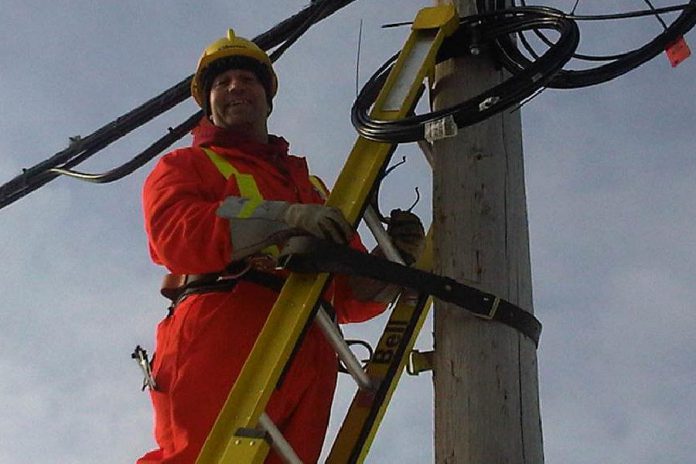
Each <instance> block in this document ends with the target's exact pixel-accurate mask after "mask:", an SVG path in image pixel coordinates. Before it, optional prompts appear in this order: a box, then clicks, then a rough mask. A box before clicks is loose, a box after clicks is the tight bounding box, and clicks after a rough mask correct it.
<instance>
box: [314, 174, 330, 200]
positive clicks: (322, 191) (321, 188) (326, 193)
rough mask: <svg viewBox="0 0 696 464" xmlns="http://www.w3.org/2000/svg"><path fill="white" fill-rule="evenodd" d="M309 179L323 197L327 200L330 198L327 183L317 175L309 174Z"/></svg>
mask: <svg viewBox="0 0 696 464" xmlns="http://www.w3.org/2000/svg"><path fill="white" fill-rule="evenodd" d="M309 181H310V182H311V183H312V185H313V186H314V189H315V190H316V191H317V193H319V195H320V196H321V199H322V200H324V201H326V200H327V199H328V198H329V190H328V189H327V188H326V185H324V183H323V182H322V181H321V179H319V178H318V177H317V176H309Z"/></svg>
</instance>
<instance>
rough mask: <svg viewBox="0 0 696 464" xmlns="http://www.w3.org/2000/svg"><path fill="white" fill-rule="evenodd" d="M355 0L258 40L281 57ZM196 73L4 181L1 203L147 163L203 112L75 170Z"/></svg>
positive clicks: (327, 5)
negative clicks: (132, 150) (121, 157)
mask: <svg viewBox="0 0 696 464" xmlns="http://www.w3.org/2000/svg"><path fill="white" fill-rule="evenodd" d="M353 1H354V0H322V1H313V2H312V3H311V4H310V5H309V6H308V7H306V8H305V9H303V10H302V11H300V12H299V13H297V14H296V15H294V16H292V17H290V18H288V19H286V20H284V21H283V22H281V23H279V24H277V25H276V26H274V27H273V28H271V29H270V30H268V31H267V32H265V33H263V34H261V35H259V36H257V37H256V38H254V42H255V43H256V44H257V45H258V46H259V47H261V48H263V49H264V50H269V49H271V48H274V47H277V48H276V49H275V50H274V51H273V52H272V54H271V58H272V59H273V60H277V59H278V58H279V57H280V56H281V55H282V53H283V52H284V51H285V50H286V49H287V48H288V47H289V46H290V45H292V44H293V43H294V42H295V41H296V40H297V39H298V38H299V37H300V36H301V35H302V34H303V33H304V32H305V31H307V29H309V28H310V27H311V26H312V25H314V24H316V23H317V22H319V21H321V20H322V19H324V18H326V17H328V16H330V15H331V14H333V13H335V12H336V11H337V10H339V9H341V8H343V7H344V6H346V5H348V4H350V3H352V2H353ZM192 78H193V75H191V76H189V77H187V78H186V79H184V80H183V81H181V82H179V83H178V84H176V85H174V86H172V87H171V88H169V89H167V90H165V91H164V92H163V93H162V94H160V95H159V96H157V97H154V98H152V99H150V100H149V101H147V102H145V103H144V104H142V105H141V106H139V107H138V108H135V109H134V110H132V111H130V112H128V113H126V114H124V115H122V116H120V117H119V118H117V119H115V120H114V121H112V122H110V123H108V124H106V125H104V126H102V127H101V128H99V129H97V130H96V131H95V132H93V133H92V134H90V135H88V136H86V137H84V138H75V139H71V144H70V146H69V147H68V148H66V149H65V150H62V151H60V152H58V153H56V154H55V155H53V156H51V157H50V158H48V159H47V160H45V161H42V162H41V163H38V164H36V165H35V166H32V167H31V168H28V169H24V171H23V173H22V174H20V175H19V176H17V177H15V178H14V179H12V180H10V181H9V182H7V183H5V184H4V185H2V186H0V208H3V207H5V206H7V205H9V204H11V203H14V202H15V201H17V200H19V199H20V198H22V197H24V196H25V195H27V194H29V193H31V192H33V191H34V190H36V189H38V188H40V187H42V186H43V185H45V184H46V183H48V182H50V181H51V180H53V179H55V178H56V177H58V176H60V175H69V176H71V177H75V178H78V179H80V180H85V181H89V182H94V183H107V182H112V181H115V180H117V179H121V178H122V177H125V176H126V175H128V174H130V173H132V172H133V171H135V170H136V169H138V168H139V167H141V166H143V165H145V164H146V163H147V162H148V161H150V160H151V159H152V158H154V157H155V156H157V155H158V154H159V153H161V152H162V151H164V150H166V149H167V148H168V147H170V146H171V145H172V144H173V143H175V142H176V141H177V140H179V139H181V138H182V137H184V136H185V135H186V134H188V133H189V132H190V131H191V129H193V128H194V127H195V126H196V124H197V123H198V121H199V120H200V118H201V117H202V115H203V113H202V112H200V111H199V112H197V113H196V114H194V115H192V116H191V117H189V118H188V119H187V120H186V121H184V122H183V123H181V124H179V125H178V126H176V127H175V128H170V129H169V133H167V134H166V135H164V136H162V137H161V138H160V139H158V140H157V141H155V142H154V143H153V144H152V145H150V147H148V148H147V149H146V150H144V151H143V152H141V153H140V154H138V155H137V156H136V157H135V158H133V159H132V160H131V161H129V162H127V163H125V164H123V165H122V166H119V167H117V168H114V169H112V170H110V171H108V172H106V173H102V174H85V173H81V172H77V171H73V170H72V168H73V167H75V166H77V165H78V164H80V163H81V162H83V161H85V160H86V159H88V158H90V157H91V156H93V155H94V154H96V153H97V152H99V151H100V150H102V149H104V148H106V147H107V146H108V145H110V144H111V143H113V142H114V141H116V140H118V139H120V138H121V137H123V136H125V135H127V134H128V133H130V132H131V131H133V130H134V129H137V128H138V127H140V126H142V125H144V124H146V123H147V122H149V121H151V120H152V119H154V118H155V117H157V116H159V115H161V114H162V113H165V112H166V111H168V110H170V109H171V108H173V107H174V106H176V105H177V104H179V103H181V102H182V101H184V100H186V99H187V98H189V97H190V96H191V92H190V86H191V79H192Z"/></svg>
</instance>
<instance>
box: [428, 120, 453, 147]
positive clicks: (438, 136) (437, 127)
mask: <svg viewBox="0 0 696 464" xmlns="http://www.w3.org/2000/svg"><path fill="white" fill-rule="evenodd" d="M457 131H458V127H457V123H456V122H455V120H454V116H452V115H451V114H450V115H447V116H445V117H444V118H440V119H436V120H433V121H427V122H426V123H425V140H427V141H428V142H429V143H433V142H435V141H436V140H442V139H445V138H449V137H454V136H456V135H457Z"/></svg>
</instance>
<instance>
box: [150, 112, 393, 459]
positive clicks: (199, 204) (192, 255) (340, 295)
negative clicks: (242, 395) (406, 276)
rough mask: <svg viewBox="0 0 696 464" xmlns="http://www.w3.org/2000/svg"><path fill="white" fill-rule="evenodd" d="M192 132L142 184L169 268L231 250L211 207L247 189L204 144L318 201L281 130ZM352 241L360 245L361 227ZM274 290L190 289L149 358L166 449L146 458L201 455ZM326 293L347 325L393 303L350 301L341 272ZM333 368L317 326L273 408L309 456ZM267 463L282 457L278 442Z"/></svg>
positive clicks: (265, 181) (265, 183)
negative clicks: (265, 138)
mask: <svg viewBox="0 0 696 464" xmlns="http://www.w3.org/2000/svg"><path fill="white" fill-rule="evenodd" d="M193 135H194V141H193V147H189V148H183V149H178V150H174V151H173V152H171V153H169V154H167V155H165V156H164V157H162V159H161V160H160V161H159V163H158V164H157V166H156V167H155V168H154V170H153V171H152V173H151V174H150V175H149V177H148V178H147V180H146V182H145V186H144V189H143V207H144V214H145V228H146V231H147V235H148V239H149V247H150V254H151V256H152V259H153V261H154V262H155V263H157V264H161V265H164V266H166V268H167V269H168V270H169V271H170V272H172V273H175V274H203V273H209V272H218V271H220V270H222V269H224V268H225V267H226V266H227V265H228V264H229V261H230V256H231V253H232V245H231V240H230V229H229V223H228V221H227V220H226V219H222V218H219V217H218V216H216V214H215V211H216V209H217V208H218V206H219V204H220V203H221V201H222V200H224V199H225V198H226V197H227V196H230V195H232V196H239V190H238V187H237V185H236V182H235V179H234V176H232V177H230V178H229V179H228V180H225V178H224V177H223V176H222V174H221V173H220V172H219V171H218V169H217V168H216V166H215V165H214V164H213V163H212V162H211V160H210V159H209V158H208V157H207V156H206V154H205V153H204V151H203V150H202V149H201V148H200V147H209V148H210V149H212V150H213V151H215V152H216V153H218V154H219V155H222V156H224V157H225V158H227V159H228V160H229V161H230V162H231V163H232V165H233V166H234V167H235V168H237V170H239V171H240V172H241V173H246V174H251V175H253V176H254V179H255V181H256V183H257V186H258V189H259V191H260V193H261V195H262V196H263V198H264V199H265V200H280V201H288V202H294V203H322V198H321V196H320V195H319V193H318V192H316V191H315V190H314V188H313V186H312V185H311V183H310V181H309V177H308V171H307V165H306V163H305V160H304V159H303V158H299V157H296V156H293V155H289V154H288V143H287V142H286V141H285V140H284V139H282V138H279V137H274V136H271V139H270V141H269V144H259V143H257V142H254V141H250V140H248V139H244V138H240V136H239V135H236V134H234V133H231V132H229V131H225V130H223V129H220V128H217V127H215V126H213V125H212V124H211V123H210V122H209V121H208V120H207V119H205V118H204V119H203V120H202V121H201V123H200V124H199V125H198V127H197V128H195V129H194V131H193ZM352 246H355V247H359V248H361V249H363V250H364V248H363V247H362V245H361V244H360V242H359V239H358V238H357V234H356V236H355V239H354V241H353V244H352ZM276 298H277V293H276V292H275V291H274V290H271V289H269V288H266V287H263V286H261V285H258V284H254V283H251V282H247V281H243V280H242V281H240V282H239V283H238V284H237V285H236V286H235V287H234V289H233V290H231V291H228V292H213V293H204V294H193V295H190V296H188V297H187V298H185V299H184V300H183V301H182V302H181V303H179V305H178V306H177V307H176V309H175V311H174V313H173V314H172V315H170V316H168V317H166V318H165V319H164V320H162V321H161V322H160V324H159V325H158V327H157V335H156V350H157V352H156V356H155V358H154V361H153V375H154V377H155V381H156V383H157V387H158V388H157V389H156V390H155V391H152V392H151V399H152V403H153V408H154V412H155V439H156V441H157V444H158V446H159V448H158V449H156V450H153V451H150V452H149V453H147V454H145V455H144V456H143V457H142V458H140V459H139V460H138V464H146V463H167V464H175V463H177V464H192V463H194V462H195V460H196V458H197V456H198V454H199V452H200V450H201V448H202V446H203V443H204V441H205V439H206V437H207V435H208V433H209V431H210V429H211V427H212V425H213V423H214V421H215V419H216V418H217V415H218V412H219V411H220V408H221V407H222V405H223V404H224V401H225V399H226V398H227V395H228V393H229V391H230V389H231V387H232V385H233V384H234V382H235V380H236V378H237V376H238V375H239V373H240V371H241V368H242V366H243V364H244V361H245V360H246V358H247V356H248V354H249V352H250V351H251V348H252V346H253V343H254V341H255V340H256V337H257V336H258V334H259V332H260V331H261V329H262V327H263V324H264V322H265V320H266V318H267V316H268V314H269V312H270V310H271V308H272V306H273V303H274V302H275V300H276ZM324 298H325V299H327V300H328V301H332V302H333V304H334V307H335V309H336V314H337V318H338V321H339V322H342V323H343V322H359V321H363V320H366V319H369V318H371V317H373V316H375V315H377V314H379V313H381V312H382V311H383V310H384V308H385V305H384V304H379V303H366V302H358V301H356V300H354V299H353V298H352V297H351V291H350V288H349V286H348V284H347V279H345V278H344V277H341V276H337V277H336V278H335V279H334V281H333V283H332V284H331V286H330V287H329V289H328V290H327V292H326V293H325V295H324ZM336 376H337V360H336V355H335V353H334V351H333V350H332V349H331V347H330V346H329V345H328V343H327V342H326V340H325V339H324V335H323V334H322V333H321V332H320V331H319V329H318V327H316V326H315V325H313V326H312V327H311V328H310V329H309V330H308V332H307V334H306V336H305V339H304V341H303V343H302V346H301V348H300V349H299V350H298V351H297V353H296V355H295V356H294V359H293V361H292V364H291V367H290V369H289V371H288V374H287V375H286V376H285V378H284V381H283V383H282V385H281V386H280V388H278V389H276V391H274V393H273V395H272V396H271V400H270V402H269V404H268V407H267V410H266V412H267V414H268V415H269V416H270V418H271V419H272V420H273V422H274V423H275V424H276V425H277V426H278V427H279V429H280V430H281V431H282V433H283V435H284V436H285V437H286V439H287V440H288V441H289V442H290V444H291V445H292V446H293V448H294V450H295V452H296V453H297V454H298V456H299V457H300V459H302V460H303V462H305V463H306V464H309V463H314V462H316V461H317V460H318V458H319V454H320V452H321V447H322V444H323V441H324V436H325V433H326V428H327V425H328V420H329V413H330V410H331V403H332V400H333V394H334V389H335V386H336ZM266 462H267V463H280V462H281V460H280V458H279V457H278V456H277V455H276V454H275V453H274V452H273V451H271V453H270V454H269V457H268V459H267V460H266Z"/></svg>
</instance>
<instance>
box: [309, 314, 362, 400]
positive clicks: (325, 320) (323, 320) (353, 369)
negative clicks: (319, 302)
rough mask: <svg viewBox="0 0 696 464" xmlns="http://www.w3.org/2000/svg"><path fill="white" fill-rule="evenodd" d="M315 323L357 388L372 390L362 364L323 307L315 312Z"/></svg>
mask: <svg viewBox="0 0 696 464" xmlns="http://www.w3.org/2000/svg"><path fill="white" fill-rule="evenodd" d="M316 321H317V324H319V327H320V328H321V329H322V331H323V332H324V335H326V339H327V340H328V342H329V344H330V345H331V346H332V347H333V349H334V350H335V351H336V354H337V355H338V358H339V359H340V360H341V361H342V362H343V364H344V365H345V366H346V369H347V370H348V373H349V374H350V375H351V377H353V379H354V380H355V383H357V384H358V387H359V388H360V389H361V390H374V388H375V384H374V382H373V381H372V380H371V379H370V377H368V376H367V373H366V372H365V369H364V368H363V366H362V364H361V363H360V361H358V358H356V357H355V354H353V351H352V350H351V349H350V347H349V346H348V344H347V343H346V341H345V339H344V338H343V336H342V335H341V332H340V331H339V330H338V327H336V324H334V322H333V320H331V317H330V316H329V315H328V314H327V313H326V310H325V309H324V308H323V307H320V308H319V311H317V316H316Z"/></svg>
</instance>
